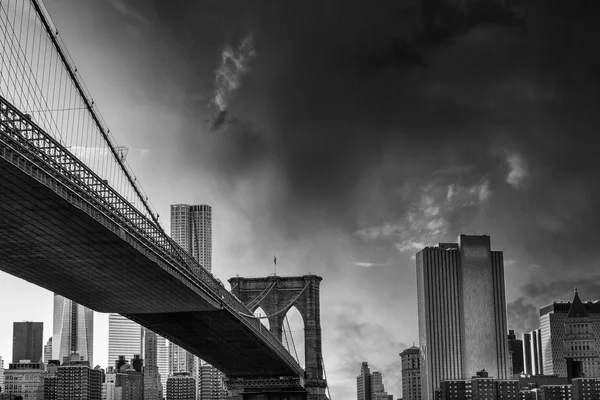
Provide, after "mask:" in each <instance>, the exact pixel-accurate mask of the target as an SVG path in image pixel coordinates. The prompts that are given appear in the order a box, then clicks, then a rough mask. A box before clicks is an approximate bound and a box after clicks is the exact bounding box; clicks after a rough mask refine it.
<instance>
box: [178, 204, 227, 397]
mask: <svg viewBox="0 0 600 400" xmlns="http://www.w3.org/2000/svg"><path fill="white" fill-rule="evenodd" d="M171 237H172V238H173V240H175V242H176V243H177V244H179V245H180V246H181V247H182V248H183V249H184V250H185V251H187V252H188V253H189V254H190V255H192V257H194V258H195V259H196V260H197V261H198V262H199V263H200V264H201V265H202V266H203V267H204V269H206V270H207V271H209V272H212V208H211V207H210V206H209V205H206V204H203V205H188V204H173V205H171ZM183 371H188V372H191V373H192V375H193V377H194V378H195V379H196V388H197V389H196V394H197V396H198V398H200V397H202V400H207V399H208V397H206V396H213V397H212V400H214V399H216V398H218V397H217V396H219V394H222V390H221V389H220V387H219V385H218V382H220V381H221V378H222V374H221V373H220V372H219V371H218V370H217V369H215V368H214V367H212V366H210V365H209V364H204V363H203V362H202V360H199V359H198V358H197V357H196V358H195V357H193V356H192V355H191V354H190V353H188V352H187V351H185V350H183V349H182V348H180V347H179V346H177V345H175V344H173V343H171V344H170V345H169V373H171V374H173V373H175V372H183ZM203 376H204V377H205V379H203ZM203 394H204V396H203Z"/></svg>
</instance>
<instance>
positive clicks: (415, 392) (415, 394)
mask: <svg viewBox="0 0 600 400" xmlns="http://www.w3.org/2000/svg"><path fill="white" fill-rule="evenodd" d="M400 358H401V360H402V400H421V358H420V355H419V348H418V347H416V346H413V347H410V348H408V349H406V350H404V351H403V352H402V353H400Z"/></svg>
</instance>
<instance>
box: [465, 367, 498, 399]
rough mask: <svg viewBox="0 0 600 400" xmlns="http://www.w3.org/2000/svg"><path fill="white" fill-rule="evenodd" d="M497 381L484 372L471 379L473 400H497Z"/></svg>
mask: <svg viewBox="0 0 600 400" xmlns="http://www.w3.org/2000/svg"><path fill="white" fill-rule="evenodd" d="M497 398H498V387H497V381H496V380H495V379H494V378H493V377H491V376H489V375H488V373H487V372H486V371H485V370H483V371H479V372H478V373H477V376H474V377H473V378H472V379H471V399H473V400H497Z"/></svg>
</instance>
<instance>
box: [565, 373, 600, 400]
mask: <svg viewBox="0 0 600 400" xmlns="http://www.w3.org/2000/svg"><path fill="white" fill-rule="evenodd" d="M571 397H572V399H573V400H588V399H589V400H591V399H594V400H595V399H600V380H598V379H591V378H575V379H573V381H572V382H571Z"/></svg>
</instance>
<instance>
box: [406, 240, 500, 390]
mask: <svg viewBox="0 0 600 400" xmlns="http://www.w3.org/2000/svg"><path fill="white" fill-rule="evenodd" d="M416 261H417V296H418V297H417V300H418V301H417V304H418V309H419V347H420V351H421V379H422V389H423V390H422V397H423V398H424V399H432V398H433V396H434V391H435V389H437V388H439V384H440V381H442V380H444V379H447V380H455V379H470V378H471V377H472V376H475V374H476V373H477V371H481V370H482V369H485V370H486V371H488V373H489V375H490V376H492V377H494V378H496V379H507V378H508V377H509V376H510V374H509V356H508V339H507V336H506V331H507V326H506V300H505V290H504V262H503V255H502V252H501V251H492V250H491V245H490V237H489V236H485V235H483V236H469V235H460V237H459V240H458V243H440V244H439V246H438V247H426V248H425V249H423V250H421V251H420V252H419V253H417V256H416Z"/></svg>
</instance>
